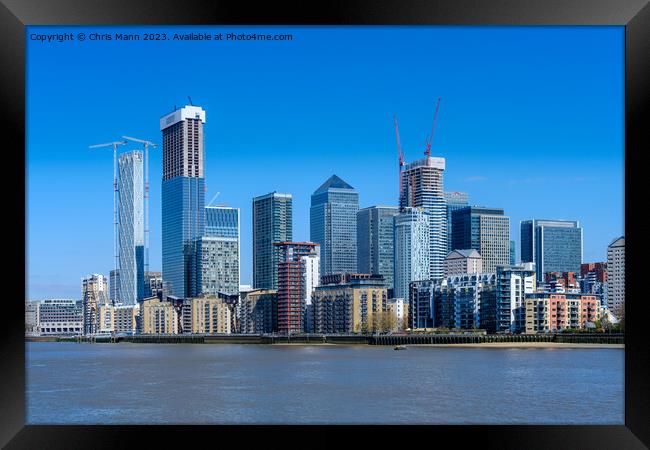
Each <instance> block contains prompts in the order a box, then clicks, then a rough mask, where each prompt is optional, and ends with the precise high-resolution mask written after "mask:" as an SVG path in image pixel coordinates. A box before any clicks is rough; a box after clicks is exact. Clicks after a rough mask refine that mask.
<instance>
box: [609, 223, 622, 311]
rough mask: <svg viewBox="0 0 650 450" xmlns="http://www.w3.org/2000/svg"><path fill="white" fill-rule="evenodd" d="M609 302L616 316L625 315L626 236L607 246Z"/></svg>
mask: <svg viewBox="0 0 650 450" xmlns="http://www.w3.org/2000/svg"><path fill="white" fill-rule="evenodd" d="M607 304H608V307H609V309H610V310H611V311H612V313H613V314H614V316H615V317H616V318H618V319H621V318H623V317H624V315H625V237H623V236H621V237H620V238H618V239H614V240H613V241H612V243H611V244H609V246H608V247H607Z"/></svg>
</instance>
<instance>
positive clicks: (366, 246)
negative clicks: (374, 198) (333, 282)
mask: <svg viewBox="0 0 650 450" xmlns="http://www.w3.org/2000/svg"><path fill="white" fill-rule="evenodd" d="M397 214H399V208H398V207H396V206H371V207H369V208H363V209H360V210H359V212H358V213H357V271H358V272H359V273H371V274H374V275H382V276H383V277H384V283H385V284H386V288H387V289H388V290H389V294H388V295H389V296H392V293H393V292H392V291H393V265H394V257H395V255H394V248H393V239H394V238H395V236H394V232H393V225H394V222H393V217H395V216H396V215H397Z"/></svg>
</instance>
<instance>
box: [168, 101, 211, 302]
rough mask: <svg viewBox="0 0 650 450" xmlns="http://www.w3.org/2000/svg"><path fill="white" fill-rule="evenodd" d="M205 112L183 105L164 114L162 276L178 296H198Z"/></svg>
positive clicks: (201, 232) (203, 202) (202, 208)
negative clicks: (198, 253) (198, 255)
mask: <svg viewBox="0 0 650 450" xmlns="http://www.w3.org/2000/svg"><path fill="white" fill-rule="evenodd" d="M204 124H205V111H204V110H203V109H202V108H200V107H198V106H185V107H183V108H180V109H177V110H176V111H174V112H172V113H170V114H167V115H165V116H163V117H162V118H161V119H160V130H161V132H162V140H163V181H162V272H163V279H164V280H165V281H166V282H168V283H169V288H170V290H171V292H172V293H173V294H174V295H175V296H178V297H193V296H196V295H198V294H199V293H200V290H201V286H200V283H199V282H200V275H199V268H198V267H196V265H197V264H196V262H197V261H198V259H197V252H198V247H199V245H200V238H201V237H202V236H203V233H204V229H205V176H204V155H205V149H204V136H203V125H204Z"/></svg>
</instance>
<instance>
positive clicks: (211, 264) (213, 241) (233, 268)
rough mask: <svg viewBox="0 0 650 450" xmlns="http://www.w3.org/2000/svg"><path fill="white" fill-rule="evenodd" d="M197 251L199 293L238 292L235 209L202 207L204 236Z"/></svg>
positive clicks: (237, 215)
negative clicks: (203, 210)
mask: <svg viewBox="0 0 650 450" xmlns="http://www.w3.org/2000/svg"><path fill="white" fill-rule="evenodd" d="M198 250H199V252H198V260H199V262H198V265H199V267H200V268H201V270H200V275H201V280H200V284H201V293H202V294H210V295H217V293H218V292H222V293H226V294H239V209H238V208H229V207H226V206H207V207H206V208H205V236H203V238H201V245H200V247H199V249H198Z"/></svg>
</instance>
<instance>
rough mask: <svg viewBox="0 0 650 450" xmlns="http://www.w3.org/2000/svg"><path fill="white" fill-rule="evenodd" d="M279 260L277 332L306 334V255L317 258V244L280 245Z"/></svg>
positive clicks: (278, 244) (296, 243) (287, 243)
mask: <svg viewBox="0 0 650 450" xmlns="http://www.w3.org/2000/svg"><path fill="white" fill-rule="evenodd" d="M274 245H275V246H277V247H278V248H279V250H280V251H279V257H280V259H279V261H278V277H277V280H278V332H279V333H282V334H299V333H302V332H303V331H304V318H305V314H306V299H305V284H304V283H305V281H304V280H305V278H304V276H305V259H304V258H303V257H305V256H316V255H318V250H317V249H318V244H316V243H314V242H279V243H276V244H274Z"/></svg>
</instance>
